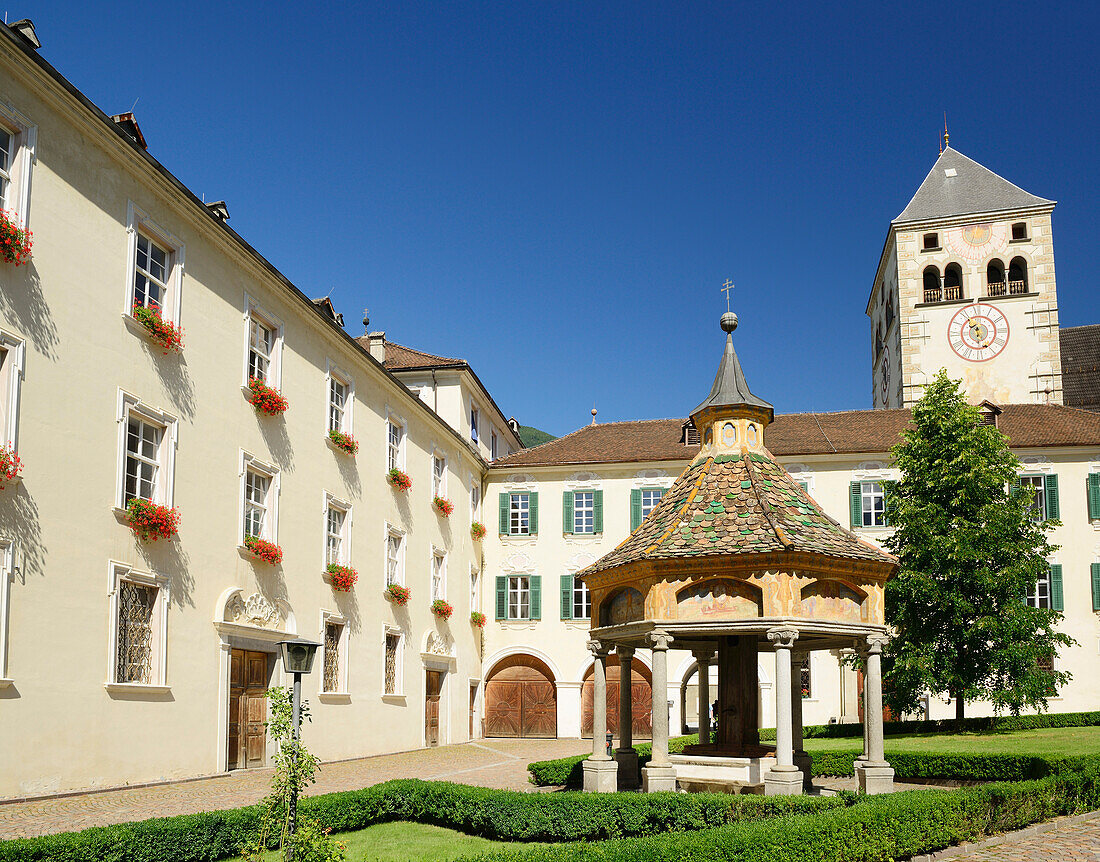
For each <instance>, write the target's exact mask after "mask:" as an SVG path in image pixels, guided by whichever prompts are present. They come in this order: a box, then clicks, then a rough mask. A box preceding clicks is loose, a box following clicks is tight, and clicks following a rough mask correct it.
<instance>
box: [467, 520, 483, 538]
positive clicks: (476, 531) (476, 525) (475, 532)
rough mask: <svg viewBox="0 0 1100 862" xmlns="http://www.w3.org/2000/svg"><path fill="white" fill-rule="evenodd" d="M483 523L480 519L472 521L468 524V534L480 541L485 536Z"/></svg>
mask: <svg viewBox="0 0 1100 862" xmlns="http://www.w3.org/2000/svg"><path fill="white" fill-rule="evenodd" d="M485 532H486V530H485V525H484V524H483V523H481V521H474V522H473V523H472V524H470V535H471V536H473V537H474V539H476V540H477V541H479V542H480V541H481V540H482V539H484V538H485Z"/></svg>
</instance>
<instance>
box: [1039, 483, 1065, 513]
mask: <svg viewBox="0 0 1100 862" xmlns="http://www.w3.org/2000/svg"><path fill="white" fill-rule="evenodd" d="M1043 488H1044V489H1045V491H1046V495H1047V517H1048V518H1061V517H1062V514H1061V512H1060V511H1059V509H1058V477H1057V476H1056V475H1054V474H1053V473H1052V474H1051V475H1049V476H1047V477H1046V479H1045V480H1044V481H1043Z"/></svg>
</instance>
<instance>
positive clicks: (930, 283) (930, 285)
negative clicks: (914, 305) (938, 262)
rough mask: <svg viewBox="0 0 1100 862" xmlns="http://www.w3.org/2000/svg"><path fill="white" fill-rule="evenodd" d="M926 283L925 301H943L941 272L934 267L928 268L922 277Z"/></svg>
mask: <svg viewBox="0 0 1100 862" xmlns="http://www.w3.org/2000/svg"><path fill="white" fill-rule="evenodd" d="M922 279H923V281H924V301H925V302H940V301H941V300H942V299H943V285H942V284H941V283H940V271H939V269H937V268H936V267H934V266H926V267H925V268H924V273H923V275H922Z"/></svg>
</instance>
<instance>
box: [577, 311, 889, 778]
mask: <svg viewBox="0 0 1100 862" xmlns="http://www.w3.org/2000/svg"><path fill="white" fill-rule="evenodd" d="M736 328H737V315H735V314H733V313H732V312H727V313H726V314H724V315H722V329H723V330H724V331H725V332H726V346H725V353H724V355H723V357H722V362H721V365H720V366H719V369H718V374H717V376H716V377H715V379H714V386H713V387H712V389H711V392H710V395H709V397H708V398H707V399H706V400H705V401H704V402H703V403H702V404H700V405H699V406H698V407H697V408H696V409H695V410H694V411H693V412H692V414H691V420H692V422H693V423H694V424H695V427H696V428H697V429H698V430H699V433H700V438H701V440H702V448H701V450H700V451H699V454H698V456H697V457H696V458H695V460H694V461H692V463H691V465H690V466H689V467H688V468H687V469H686V470H685V471H684V472H683V474H682V475H681V476H680V477H679V478H678V479H677V480H676V482H675V484H673V486H672V487H671V488H670V489H669V491H668V492H667V493H666V494H665V495H664V497H663V498H662V500H661V502H660V504H659V505H658V506H657V507H656V508H655V509H654V510H653V511H652V512H651V513H650V515H649V517H648V518H646V520H645V521H644V522H643V523H642V524H641V525H640V526H639V527H638V529H636V530H635V531H634V532H633V533H632V534H631V535H630V537H629V538H627V539H626V541H624V542H623V543H622V544H621V545H619V546H618V547H617V548H616V549H615V550H614V551H612V552H611V553H609V554H607V555H606V556H604V557H602V558H601V559H600V560H598V561H597V562H596V563H594V564H593V565H592V566H590V567H589V568H588V569H586V570H585V572H584V573H582V576H583V578H584V581H585V582H586V583H587V585H588V588H589V590H590V591H591V595H592V608H593V613H592V628H591V632H590V634H591V640H590V641H589V643H588V647H589V649H590V650H591V652H592V654H593V655H594V656H595V670H594V677H595V698H594V699H595V704H594V707H595V708H594V723H595V726H594V729H593V730H594V733H593V746H592V756H591V757H590V758H588V759H587V760H585V762H584V787H585V789H586V790H595V791H613V790H615V789H616V788H617V786H618V784H619V783H624V784H626V783H633V782H634V780H635V777H636V776H637V774H638V773H637V769H638V755H637V753H636V752H635V751H634V749H633V747H632V745H631V739H630V736H629V734H630V726H631V715H630V710H631V702H630V698H629V697H623V698H620V702H619V710H620V718H619V727H620V729H621V731H622V738H621V739H620V746H619V749H618V751H617V752H616V756H615V758H614V759H613V758H612V757H611V756H610V754H609V753H608V752H607V750H606V749H605V748H604V735H605V733H606V720H607V719H606V709H607V684H606V668H605V664H604V662H605V661H606V659H607V657H608V656H609V654H610V653H611V651H612V650H614V652H615V653H616V654H617V656H618V660H619V663H620V665H621V666H622V667H624V668H627V670H625V671H623V673H629V668H630V664H631V659H632V658H633V655H634V651H635V650H636V649H639V648H647V649H650V650H651V651H652V671H653V687H652V688H653V757H652V760H651V761H650V763H649V765H648V766H647V767H646V768H645V769H643V770H642V786H643V789H644V790H646V791H658V790H675V789H676V788H677V784H678V783H679V785H680V786H681V787H683V788H685V789H689V790H690V789H699V788H707V789H719V788H723V789H727V790H731V791H739V790H743V789H758V788H759V786H760V785H761V784H763V787H764V792H765V793H768V794H790V793H801V792H802V791H803V787H804V786H808V785H809V758H808V757H807V756H806V754H805V752H804V751H802V696H801V694H802V693H801V681H800V679H799V675H798V674H792V670H791V668H792V663H793V662H796V661H798V662H801V659H802V657H803V656H804V655H805V653H807V652H809V651H812V650H818V649H829V650H833V649H850V648H854V649H855V650H857V651H858V652H859V653H861V654H862V655H863V656H864V657H865V671H864V691H863V696H864V749H863V754H862V756H861V758H860V759H859V760H858V761H857V766H856V772H857V775H858V777H859V786H860V788H861V789H863V790H865V791H866V792H868V793H880V792H886V791H889V790H890V789H892V787H893V775H894V771H893V769H891V768H890V766H889V764H888V763H887V762H886V760H885V758H884V756H883V741H882V679H881V651H882V647H883V645H884V644H885V643H886V626H885V625H884V616H883V588H884V586H885V583H886V580H887V578H889V577H890V576H891V575H892V574H893V573H894V571H895V570H896V568H897V560H896V558H894V557H892V556H891V555H889V554H887V553H885V552H883V551H882V550H880V549H879V548H877V547H875V546H873V545H871V544H869V543H867V542H864V541H862V540H861V539H859V538H858V537H856V536H855V535H853V534H852V533H851V532H849V531H848V530H846V529H844V528H843V527H842V526H841V525H840V524H838V523H837V522H836V521H834V520H833V519H832V518H830V517H829V516H828V515H826V514H825V513H824V512H823V511H822V510H821V508H820V507H819V506H818V505H817V503H815V502H814V500H813V499H812V498H810V497H809V495H808V494H807V493H806V491H805V490H804V489H803V488H802V486H801V485H799V484H798V483H796V482H795V481H794V480H793V479H792V478H791V477H790V476H789V475H788V474H787V473H786V471H784V470H783V468H782V467H780V466H779V465H778V464H777V463H776V462H775V460H774V459H773V458H772V456H771V453H769V452H768V450H767V449H766V448H765V434H766V429H767V426H768V424H769V423H770V422H771V421H772V417H773V411H772V405H771V404H769V403H768V402H766V401H764V400H763V399H761V398H758V397H756V396H755V395H753V394H752V392H750V391H749V387H748V384H747V383H746V381H745V374H744V372H743V371H742V370H741V365H740V363H739V362H738V359H737V354H736V352H735V351H734V349H733V331H734V330H735V329H736ZM673 642H675V644H676V646H677V647H678V648H681V649H690V650H691V651H692V652H693V654H694V656H695V658H696V660H697V661H698V663H699V716H700V722H699V726H700V729H699V743H698V744H697V745H693V746H689V747H688V748H687V749H685V751H684V752H683V753H682V754H677V755H673V756H671V757H670V756H669V752H668V724H669V722H668V705H667V702H666V697H667V680H668V668H667V653H668V649H669V647H670V645H671V644H672V643H673ZM761 651H772V652H774V653H775V660H776V661H775V666H776V671H775V687H776V692H777V693H776V744H775V747H774V748H772V747H770V746H767V747H765V746H762V745H761V744H760V735H759V731H758V727H759V702H758V694H757V692H758V669H757V659H758V654H759V653H760V652H761ZM715 658H717V662H718V692H717V716H716V719H717V738H716V739H715V741H713V742H712V741H711V739H710V733H709V725H710V721H709V716H710V714H711V711H710V694H709V691H708V688H709V667H710V664H711V663H712V662H713V661H714V660H715Z"/></svg>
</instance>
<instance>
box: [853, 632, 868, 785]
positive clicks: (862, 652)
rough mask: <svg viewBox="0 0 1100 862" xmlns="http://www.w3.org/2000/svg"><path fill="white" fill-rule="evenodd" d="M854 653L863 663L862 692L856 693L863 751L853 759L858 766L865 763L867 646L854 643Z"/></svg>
mask: <svg viewBox="0 0 1100 862" xmlns="http://www.w3.org/2000/svg"><path fill="white" fill-rule="evenodd" d="M855 653H856V655H858V656H859V658H860V661H862V662H863V690H862V691H857V692H856V717H857V718H858V717H859V700H860V699H861V698H862V700H863V722H862V724H863V751H862V752H861V753H860V755H859V757H857V758H856V759H855V765H856V766H860V765H861V764H865V763H866V762H867V695H866V691H867V644H865V643H862V642H860V641H856V647H855Z"/></svg>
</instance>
